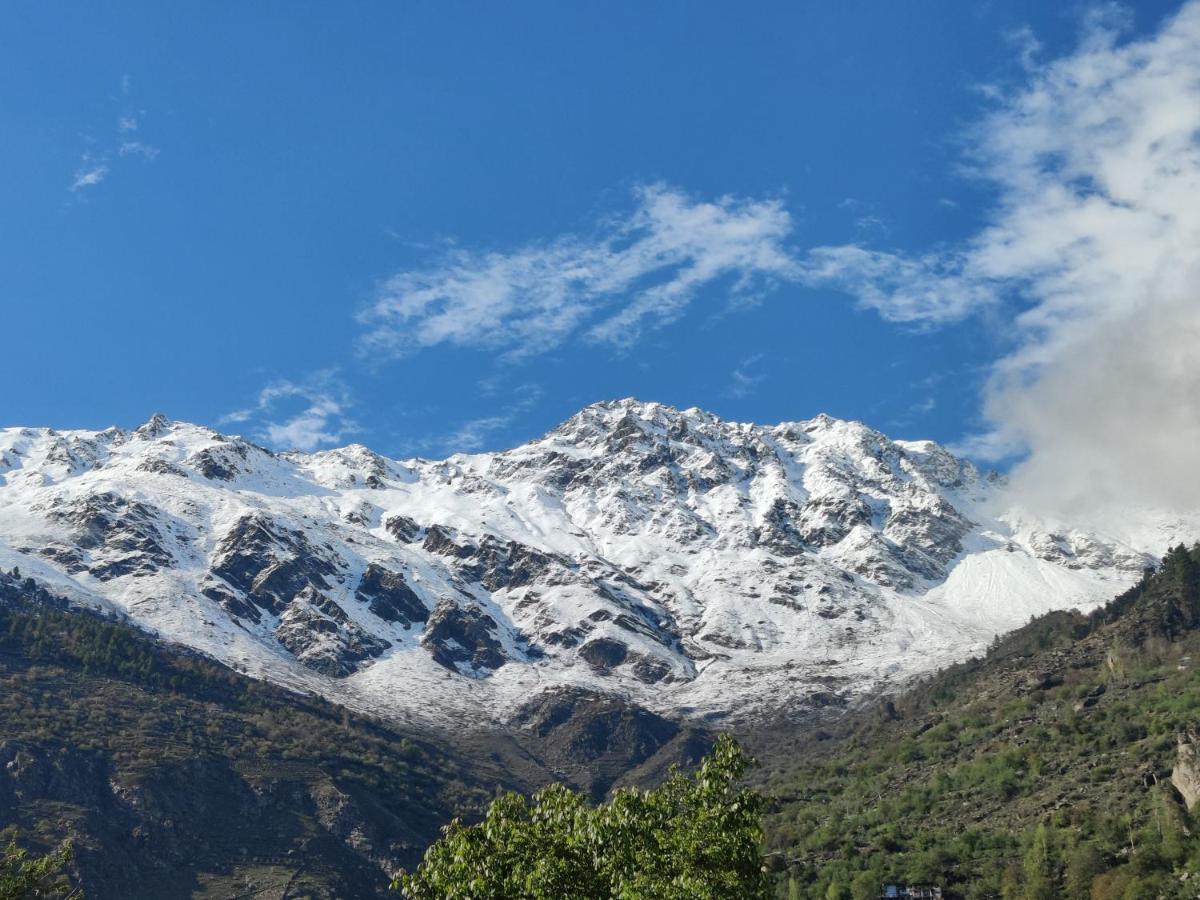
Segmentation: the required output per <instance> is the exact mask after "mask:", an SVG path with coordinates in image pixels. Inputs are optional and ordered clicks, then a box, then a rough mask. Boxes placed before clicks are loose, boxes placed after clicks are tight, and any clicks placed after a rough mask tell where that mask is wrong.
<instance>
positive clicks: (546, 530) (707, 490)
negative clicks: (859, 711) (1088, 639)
mask: <svg viewBox="0 0 1200 900" xmlns="http://www.w3.org/2000/svg"><path fill="white" fill-rule="evenodd" d="M996 485H997V482H996V481H995V480H994V479H992V478H988V477H983V476H981V475H980V473H979V472H978V471H976V469H975V467H974V466H972V465H971V464H970V463H969V462H966V461H964V460H961V459H957V458H956V457H954V456H953V455H952V454H950V453H948V452H947V451H945V450H944V449H942V448H940V447H938V446H937V445H935V444H932V443H929V442H913V441H893V440H889V439H888V438H887V437H885V436H884V435H882V434H880V433H879V432H876V431H873V430H872V429H870V428H867V427H865V426H863V425H861V424H859V423H855V422H844V421H839V420H836V419H832V418H830V417H828V416H817V417H815V418H813V419H809V420H807V421H801V422H788V423H783V424H780V425H775V426H758V425H749V424H739V423H731V422H725V421H722V420H721V419H719V418H717V417H716V416H713V415H711V414H709V413H705V412H703V411H701V410H683V411H680V410H676V409H672V408H670V407H666V406H662V405H660V404H654V403H641V402H638V401H634V400H622V401H614V402H607V403H598V404H595V405H593V406H589V407H587V408H585V409H584V410H582V411H580V412H579V413H578V414H577V415H575V416H573V417H571V418H570V419H568V420H567V421H565V422H563V423H562V424H561V425H560V426H558V427H557V428H555V429H553V430H551V431H550V432H549V433H547V434H546V435H544V436H543V437H542V438H540V439H538V440H535V441H531V442H529V443H528V444H525V445H522V446H519V447H515V448H513V449H510V450H506V451H504V452H500V453H488V454H477V455H457V456H452V457H450V458H449V459H446V460H440V461H430V460H423V459H411V460H405V461H400V460H390V459H386V458H384V457H382V456H380V455H378V454H376V453H373V452H372V451H370V450H368V449H367V448H365V447H361V446H357V445H352V446H349V447H345V448H341V449H338V450H330V451H324V452H320V453H309V454H306V453H296V452H287V453H278V454H277V453H272V452H271V451H268V450H265V449H263V448H261V447H257V446H255V445H254V444H252V443H250V442H248V441H245V440H243V439H241V438H237V437H227V436H224V435H220V434H216V433H214V432H212V431H211V430H208V429H205V428H200V427H196V426H192V425H186V424H183V423H178V422H171V421H169V420H167V419H165V418H163V417H161V416H156V417H154V418H153V419H151V420H150V421H149V422H147V423H146V424H145V425H143V426H142V427H141V428H139V429H137V430H136V431H133V432H124V431H122V430H120V429H110V430H108V431H104V432H70V433H61V434H60V433H56V432H51V431H47V430H37V429H8V430H0V563H3V564H4V565H6V566H11V565H14V564H17V563H19V564H20V565H21V567H22V569H28V570H29V571H30V572H32V573H35V574H36V575H37V577H38V578H39V579H44V580H47V581H48V582H53V583H55V584H56V585H58V586H59V587H61V588H62V589H63V591H64V592H69V593H72V595H73V596H76V597H79V598H85V599H90V600H91V601H92V602H94V603H97V604H101V605H103V604H107V605H109V606H110V607H112V608H115V609H117V610H119V611H122V612H126V613H128V614H130V615H131V616H133V617H134V618H136V619H137V620H138V621H139V622H141V623H143V624H144V625H146V626H147V627H150V628H153V629H155V630H156V631H158V632H159V633H161V634H163V635H165V636H168V637H170V638H171V639H172V640H177V641H182V642H185V643H188V644H190V645H191V646H194V647H196V648H197V649H200V650H202V651H204V652H207V653H211V654H213V655H216V656H218V657H219V658H221V659H225V660H229V661H230V662H232V663H234V664H236V665H239V666H243V667H245V668H246V669H247V670H248V671H252V672H256V673H259V674H264V675H267V676H268V677H272V678H274V677H278V678H280V679H282V680H286V681H287V682H288V683H289V684H293V683H294V684H301V685H303V686H304V688H305V689H312V690H318V691H322V690H324V691H328V692H329V694H330V695H331V696H336V697H338V699H339V700H344V698H345V692H346V691H350V692H352V693H353V695H354V696H355V697H357V698H359V700H360V701H361V702H362V703H363V704H364V705H366V706H369V707H370V708H373V709H377V710H380V711H383V712H391V711H395V710H396V709H398V708H402V709H404V710H405V711H406V712H408V713H415V714H420V715H425V714H428V715H431V716H442V717H444V718H445V719H452V720H454V721H459V720H461V719H463V718H464V716H463V715H462V713H463V711H464V710H471V711H473V712H477V711H482V714H484V715H488V716H493V717H496V718H503V717H504V716H505V715H507V714H508V713H509V712H511V710H512V709H513V708H515V706H516V705H518V704H520V703H522V702H524V701H525V700H526V699H527V691H528V689H529V688H528V685H529V684H531V683H536V684H539V685H542V686H550V687H553V686H555V685H564V684H577V683H580V680H581V679H582V683H585V684H590V685H591V686H592V687H593V688H594V689H596V690H612V691H623V692H628V693H629V695H630V696H631V697H632V698H633V699H634V700H635V701H636V702H638V703H641V704H643V705H645V706H647V707H648V708H653V709H655V710H656V711H658V712H671V711H674V710H687V711H689V712H691V713H694V714H696V715H714V716H720V715H726V714H734V715H750V714H752V713H753V714H757V713H756V712H755V711H756V710H758V711H765V712H773V711H774V710H777V709H778V708H780V707H781V706H787V705H788V704H793V703H799V704H809V703H810V698H812V697H814V696H816V695H817V694H819V693H821V692H822V691H825V690H826V689H827V687H828V685H829V684H831V683H836V684H837V685H838V688H839V691H840V692H842V693H845V694H846V696H847V697H848V698H850V699H852V695H853V694H854V693H855V692H863V691H867V690H871V689H873V688H875V687H878V686H879V685H880V684H882V683H884V682H888V681H891V680H893V679H900V678H906V677H908V676H910V675H913V674H916V673H919V672H922V671H928V670H931V669H934V668H936V667H938V666H940V665H943V664H945V663H947V662H949V661H951V660H953V659H955V658H958V657H961V656H963V655H965V654H966V653H968V652H973V651H976V650H978V649H980V648H981V647H982V646H984V645H986V643H987V642H988V641H989V640H990V638H991V637H992V636H993V635H994V634H996V633H997V632H999V631H1001V630H1004V629H1007V628H1010V627H1015V626H1017V625H1019V624H1020V623H1022V622H1024V621H1026V620H1027V619H1028V618H1029V616H1030V615H1031V614H1033V613H1036V612H1041V611H1044V610H1046V609H1048V608H1051V607H1053V606H1056V605H1060V606H1063V607H1074V606H1079V605H1083V606H1087V605H1088V604H1089V603H1090V602H1092V601H1096V602H1100V601H1102V600H1104V599H1106V598H1107V597H1109V596H1111V595H1112V594H1113V593H1115V592H1116V591H1117V590H1119V589H1120V588H1122V587H1124V586H1125V585H1126V584H1128V583H1129V582H1131V581H1132V580H1133V579H1135V578H1136V577H1137V576H1138V575H1140V573H1141V569H1142V567H1143V565H1144V564H1145V563H1146V562H1147V558H1146V557H1144V556H1142V555H1141V554H1140V553H1138V552H1136V551H1135V550H1134V549H1133V548H1131V547H1126V546H1123V545H1119V544H1116V543H1114V542H1112V541H1109V540H1102V539H1100V538H1097V537H1095V536H1093V535H1089V534H1086V533H1084V532H1081V531H1077V530H1071V529H1069V528H1062V527H1058V526H1056V527H1055V528H1053V529H1051V528H1048V527H1045V526H1044V525H1042V524H1040V523H1038V522H1036V521H1029V520H1027V518H1025V517H1023V516H1020V515H1018V514H1016V513H1013V514H1011V515H1009V514H1006V516H1000V517H997V516H995V515H994V514H993V513H992V512H990V509H991V507H990V505H989V504H990V502H991V501H992V500H993V499H994V497H995V492H996ZM1047 585H1051V586H1052V589H1050V590H1048V589H1047ZM318 676H320V677H318ZM456 676H462V677H461V678H456ZM327 678H335V679H339V681H340V683H338V684H332V683H330V682H328V681H326V680H322V679H327ZM831 679H832V681H831ZM400 684H403V685H405V686H407V687H411V688H412V689H411V690H397V689H396V686H397V685H400ZM839 696H840V694H839Z"/></svg>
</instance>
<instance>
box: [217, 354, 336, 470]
mask: <svg viewBox="0 0 1200 900" xmlns="http://www.w3.org/2000/svg"><path fill="white" fill-rule="evenodd" d="M351 406H353V400H352V399H351V396H350V392H349V390H348V389H347V388H346V386H345V385H344V384H342V382H341V381H340V380H339V379H338V377H337V373H336V371H334V370H325V371H322V372H318V373H316V374H315V375H313V376H311V377H310V378H308V379H306V380H305V381H302V382H296V381H289V380H287V379H280V380H277V381H273V382H271V383H270V384H268V385H267V386H266V387H264V388H263V389H262V390H261V391H259V393H258V398H257V399H256V401H255V403H254V404H253V405H252V406H248V407H246V408H244V409H238V410H234V411H233V412H231V413H228V414H226V415H225V416H222V417H221V419H220V422H221V423H222V424H243V423H249V424H250V425H251V426H252V428H253V434H254V437H255V438H256V439H258V440H261V441H264V442H265V443H266V444H268V445H269V446H271V447H274V448H277V449H284V450H289V449H295V450H304V451H310V450H316V449H318V448H320V447H329V446H334V445H337V444H340V443H342V442H343V441H344V440H345V438H346V436H347V435H350V434H353V433H354V432H355V431H357V430H358V426H357V425H356V424H355V423H354V421H353V419H351V418H350V416H349V409H350V407H351Z"/></svg>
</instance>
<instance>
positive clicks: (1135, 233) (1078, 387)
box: [816, 0, 1200, 516]
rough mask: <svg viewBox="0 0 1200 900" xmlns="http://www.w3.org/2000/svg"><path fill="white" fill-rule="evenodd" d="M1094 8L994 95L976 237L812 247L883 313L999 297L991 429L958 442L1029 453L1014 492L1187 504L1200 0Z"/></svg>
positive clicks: (921, 317)
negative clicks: (1056, 46)
mask: <svg viewBox="0 0 1200 900" xmlns="http://www.w3.org/2000/svg"><path fill="white" fill-rule="evenodd" d="M1105 10H1106V12H1104V14H1103V15H1096V16H1093V17H1092V18H1091V20H1090V22H1089V24H1088V26H1087V28H1086V30H1085V33H1084V36H1083V39H1082V41H1081V43H1080V45H1079V47H1078V48H1077V50H1075V51H1074V52H1072V53H1071V54H1070V55H1068V56H1065V57H1063V58H1060V59H1057V60H1053V61H1049V62H1046V63H1039V62H1038V61H1037V59H1036V47H1035V46H1033V45H1032V44H1031V45H1030V46H1031V47H1033V49H1032V50H1030V52H1028V53H1025V54H1024V55H1023V59H1022V62H1023V64H1024V66H1025V67H1026V70H1027V71H1026V78H1025V80H1024V82H1023V83H1022V84H1021V85H1020V86H1019V87H1017V88H1015V89H1008V90H1000V89H998V90H994V91H992V92H991V95H992V96H993V97H994V99H995V102H996V106H995V108H994V109H993V111H992V112H991V113H990V114H989V115H988V116H987V117H986V118H985V119H984V120H983V121H982V122H981V124H980V125H979V127H978V128H977V129H975V130H974V131H973V132H972V134H971V135H970V141H971V160H970V161H971V163H972V165H973V167H974V172H975V174H977V175H978V176H980V177H982V178H984V179H986V180H987V181H989V182H990V183H991V185H992V186H993V187H994V188H995V189H996V192H997V196H998V202H997V204H996V207H995V209H994V210H993V213H992V215H991V218H990V221H989V222H988V224H987V226H986V227H985V228H983V229H982V230H981V231H980V232H979V233H978V234H977V235H975V236H974V237H973V238H972V239H971V240H969V241H968V242H966V243H965V244H963V245H962V246H960V247H958V248H955V249H954V250H953V251H951V252H940V253H934V254H930V255H927V256H923V257H905V256H897V255H889V254H879V253H873V252H871V251H866V250H862V249H861V248H833V249H832V250H822V251H817V253H816V256H817V258H821V257H824V258H826V259H827V260H828V261H829V265H828V268H827V269H826V272H827V273H828V274H830V275H831V276H832V277H834V278H836V279H838V280H839V281H840V282H841V283H842V284H843V285H845V286H846V288H847V289H848V290H850V291H851V292H852V293H854V294H855V295H856V296H858V297H859V299H860V300H861V301H862V302H863V303H864V304H866V305H867V306H872V307H875V308H877V309H879V310H880V312H881V314H883V315H884V316H886V317H887V318H890V319H893V320H896V321H902V322H921V321H924V322H929V323H934V324H936V323H940V322H943V321H947V320H952V319H955V318H958V317H960V316H962V315H965V314H967V313H969V312H970V311H972V310H974V309H978V308H979V307H981V306H984V305H989V304H995V303H996V302H997V299H998V298H999V297H1000V296H1001V294H1003V295H1004V296H1006V297H1007V298H1008V301H1009V305H1008V306H1007V307H1005V308H1006V309H1010V310H1013V311H1014V314H1013V316H1012V320H1011V322H1010V323H1009V324H1008V325H1007V328H1008V329H1009V333H1010V334H1011V336H1012V338H1013V340H1014V342H1015V343H1014V345H1015V349H1014V350H1013V351H1012V352H1011V353H1010V354H1009V355H1008V356H1006V357H1005V358H1004V359H1003V360H1001V361H1000V362H999V363H998V364H997V365H996V366H995V368H994V371H993V375H992V378H991V381H990V384H989V386H988V388H987V395H986V411H987V413H988V415H989V417H990V419H991V421H992V422H993V425H994V429H993V430H992V431H991V432H990V433H988V434H985V435H980V436H976V437H975V438H973V439H969V440H968V441H966V442H964V446H965V447H966V448H967V449H972V450H974V451H975V452H978V453H980V454H981V455H991V456H995V455H997V454H1004V453H1011V452H1012V451H1013V450H1014V448H1024V449H1026V450H1027V451H1028V459H1027V460H1026V461H1025V462H1024V463H1023V464H1022V465H1020V466H1019V467H1018V468H1017V469H1016V471H1015V472H1014V476H1013V484H1014V490H1016V491H1017V492H1018V493H1017V496H1018V497H1019V498H1021V499H1022V500H1023V501H1024V502H1026V503H1027V504H1029V505H1040V506H1043V507H1046V508H1049V509H1053V510H1055V511H1059V512H1062V513H1065V514H1070V515H1072V516H1079V515H1083V514H1087V513H1089V512H1091V513H1096V514H1098V515H1102V514H1103V515H1107V514H1108V512H1111V510H1112V509H1114V508H1121V507H1126V506H1129V505H1131V504H1145V505H1150V506H1157V507H1159V508H1173V509H1195V508H1196V507H1197V505H1200V480H1197V479H1196V478H1195V477H1194V473H1193V472H1192V468H1193V461H1194V459H1195V448H1196V447H1197V446H1200V352H1198V350H1197V348H1200V2H1196V0H1192V2H1189V3H1187V4H1185V5H1184V6H1183V7H1182V8H1181V9H1180V11H1179V13H1178V14H1177V15H1176V16H1174V17H1173V18H1171V19H1170V20H1168V21H1167V22H1165V23H1164V24H1163V26H1162V28H1161V29H1160V30H1159V31H1158V32H1157V33H1155V34H1153V35H1151V36H1150V37H1147V38H1144V39H1140V40H1123V36H1122V29H1123V28H1124V27H1125V25H1126V24H1127V22H1128V19H1127V17H1125V16H1122V15H1120V14H1114V13H1113V11H1112V8H1111V7H1105ZM1106 511H1108V512H1106Z"/></svg>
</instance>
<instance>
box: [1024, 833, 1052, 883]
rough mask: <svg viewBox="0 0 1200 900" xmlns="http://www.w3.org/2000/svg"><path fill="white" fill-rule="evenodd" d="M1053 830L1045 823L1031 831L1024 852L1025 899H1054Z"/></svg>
mask: <svg viewBox="0 0 1200 900" xmlns="http://www.w3.org/2000/svg"><path fill="white" fill-rule="evenodd" d="M1054 858H1055V857H1054V841H1053V832H1052V831H1051V830H1050V829H1049V828H1047V827H1046V825H1045V823H1043V824H1041V825H1039V826H1038V827H1037V830H1036V831H1034V833H1033V840H1032V841H1031V842H1030V844H1029V849H1028V850H1027V851H1026V853H1025V897H1026V900H1054V898H1055V897H1056V896H1058V892H1057V890H1055V880H1056V879H1055V872H1054Z"/></svg>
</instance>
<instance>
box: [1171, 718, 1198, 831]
mask: <svg viewBox="0 0 1200 900" xmlns="http://www.w3.org/2000/svg"><path fill="white" fill-rule="evenodd" d="M1171 784H1173V785H1175V789H1176V790H1177V791H1179V796H1181V797H1182V798H1183V802H1184V803H1185V804H1186V805H1187V808H1188V812H1192V811H1193V810H1194V809H1196V805H1197V804H1200V740H1198V739H1197V737H1196V735H1194V734H1181V735H1179V738H1178V744H1177V746H1176V748H1175V767H1174V768H1173V769H1171Z"/></svg>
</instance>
